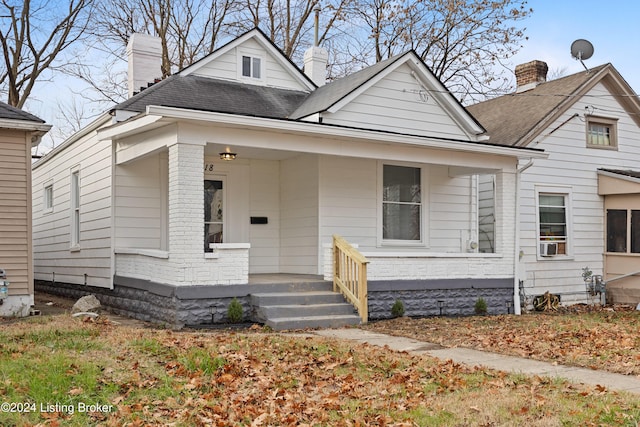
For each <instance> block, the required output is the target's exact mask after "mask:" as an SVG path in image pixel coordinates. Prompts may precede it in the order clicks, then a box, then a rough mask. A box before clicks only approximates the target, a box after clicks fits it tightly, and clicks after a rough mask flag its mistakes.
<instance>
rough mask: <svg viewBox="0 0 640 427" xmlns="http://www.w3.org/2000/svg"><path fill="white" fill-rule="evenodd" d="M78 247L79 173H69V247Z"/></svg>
mask: <svg viewBox="0 0 640 427" xmlns="http://www.w3.org/2000/svg"><path fill="white" fill-rule="evenodd" d="M79 245H80V171H77V170H75V171H73V172H72V173H71V247H78V246H79Z"/></svg>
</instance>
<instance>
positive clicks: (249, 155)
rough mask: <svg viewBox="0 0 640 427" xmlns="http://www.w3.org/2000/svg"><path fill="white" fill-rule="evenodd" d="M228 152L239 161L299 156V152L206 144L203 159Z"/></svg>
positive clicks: (283, 158) (282, 158)
mask: <svg viewBox="0 0 640 427" xmlns="http://www.w3.org/2000/svg"><path fill="white" fill-rule="evenodd" d="M224 151H230V152H232V153H236V154H237V155H238V158H239V159H263V160H285V159H288V158H291V157H295V156H297V155H299V154H300V153H299V152H295V151H288V150H274V149H268V150H267V149H265V148H255V147H239V146H235V145H223V144H214V143H207V145H206V146H205V148H204V155H205V157H218V156H219V154H220V153H222V152H224Z"/></svg>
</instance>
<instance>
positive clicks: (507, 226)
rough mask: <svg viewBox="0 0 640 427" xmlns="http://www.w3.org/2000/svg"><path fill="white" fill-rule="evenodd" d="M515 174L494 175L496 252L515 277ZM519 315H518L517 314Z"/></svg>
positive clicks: (516, 303)
mask: <svg viewBox="0 0 640 427" xmlns="http://www.w3.org/2000/svg"><path fill="white" fill-rule="evenodd" d="M516 180H517V172H516V171H515V170H514V171H505V170H502V171H500V172H498V173H496V196H495V204H496V206H495V215H496V252H497V253H500V254H502V256H503V258H504V260H505V262H509V263H512V264H511V265H512V266H513V267H512V269H511V271H513V273H514V275H516V271H517V263H518V257H517V256H516V254H515V253H516V248H518V246H519V245H518V242H517V241H516V240H517V239H518V233H517V227H518V226H519V224H517V220H518V218H516V215H517V212H518V194H517V191H518V189H517V185H516ZM515 283H517V277H516V278H515V279H514V309H515V310H517V311H518V312H519V309H520V301H519V296H518V298H517V299H516V292H515ZM517 314H519V313H517Z"/></svg>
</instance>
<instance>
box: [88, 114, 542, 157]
mask: <svg viewBox="0 0 640 427" xmlns="http://www.w3.org/2000/svg"><path fill="white" fill-rule="evenodd" d="M172 123H195V124H200V125H214V126H217V127H219V128H220V129H219V135H218V136H219V137H221V136H222V134H227V135H229V132H232V131H234V129H241V130H243V131H245V132H248V131H258V132H259V133H258V134H256V135H262V136H261V139H260V140H259V141H258V140H256V141H253V140H249V139H244V140H243V143H242V144H236V145H237V146H246V147H253V148H263V149H273V150H288V151H299V152H308V153H318V154H333V155H343V156H355V157H359V155H357V154H358V153H360V154H362V153H365V152H366V153H367V156H371V155H373V152H372V151H371V148H373V146H371V145H368V144H371V143H373V144H375V145H376V146H386V147H387V149H386V150H384V152H385V153H386V155H387V156H388V155H389V154H393V153H390V152H389V150H388V147H389V145H396V146H397V149H396V150H395V151H397V150H400V149H401V147H403V146H404V147H414V148H430V149H436V150H441V151H442V153H446V152H450V153H454V152H458V153H460V154H462V153H483V154H490V155H497V156H504V157H511V158H521V159H531V158H546V157H547V154H546V153H545V152H544V151H543V150H540V149H536V148H528V147H506V146H501V145H496V144H491V143H486V142H477V141H474V142H472V141H468V140H455V139H447V138H438V137H425V136H421V135H411V134H404V133H397V132H388V131H379V130H374V129H361V128H351V127H344V126H337V125H327V124H322V123H314V122H305V121H296V120H282V119H273V118H263V117H247V116H243V115H237V114H226V113H218V112H207V111H194V110H186V109H182V108H172V107H162V106H153V105H150V106H147V109H146V111H145V113H142V114H139V115H137V116H135V117H132V118H131V119H129V120H127V121H124V122H119V123H116V124H113V125H111V126H108V127H105V128H103V129H100V130H98V138H99V139H101V140H104V139H112V140H114V141H116V140H125V139H128V138H129V137H131V136H134V135H136V134H139V133H142V132H147V131H151V130H153V129H158V128H160V127H164V126H166V125H168V124H172ZM273 133H278V134H281V135H282V137H281V138H276V139H274V138H266V136H265V135H268V134H273ZM294 135H305V136H310V137H312V138H311V139H310V140H309V142H308V143H303V142H302V141H301V140H299V139H297V138H295V137H294V138H293V139H292V138H291V137H292V136H294ZM317 137H320V138H322V143H318V141H319V140H318V139H317ZM174 139H175V140H172V141H169V140H165V139H159V140H156V141H155V142H152V141H146V142H137V143H135V144H133V145H131V144H126V146H127V147H133V146H138V148H137V149H135V150H129V148H124V149H123V150H125V151H130V154H128V155H123V156H122V159H121V160H118V162H121V161H122V162H124V161H128V160H132V159H133V158H135V157H138V156H140V155H144V154H145V153H147V152H151V151H153V150H157V149H159V148H161V146H164V145H165V144H168V143H176V142H178V139H177V135H176V136H175V138H174ZM347 141H348V142H349V144H348V145H345V142H347ZM194 142H195V141H194ZM206 142H207V140H206V138H205V139H203V140H202V141H201V142H200V143H202V144H205V143H206ZM363 143H364V144H366V147H371V148H369V149H366V147H365V146H364V145H363ZM158 144H159V145H158ZM144 145H148V146H147V147H143V146H144ZM363 150H364V151H363ZM374 151H376V150H374ZM377 151H379V150H377ZM120 154H123V153H120ZM380 155H382V154H380ZM449 155H451V154H449ZM385 158H387V157H385ZM125 159H126V160H125ZM397 160H399V159H397Z"/></svg>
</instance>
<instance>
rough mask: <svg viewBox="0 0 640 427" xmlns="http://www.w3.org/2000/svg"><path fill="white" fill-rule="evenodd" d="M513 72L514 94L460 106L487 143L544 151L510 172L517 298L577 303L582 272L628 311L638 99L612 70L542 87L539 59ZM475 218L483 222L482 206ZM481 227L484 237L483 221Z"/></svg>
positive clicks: (638, 212)
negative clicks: (520, 292) (515, 205)
mask: <svg viewBox="0 0 640 427" xmlns="http://www.w3.org/2000/svg"><path fill="white" fill-rule="evenodd" d="M515 72H516V79H517V85H518V88H517V90H516V92H515V93H513V94H510V95H506V96H502V97H499V98H496V99H493V100H490V101H486V102H483V103H480V104H476V105H473V106H470V107H469V108H468V109H469V111H470V112H471V113H472V114H473V115H474V117H476V118H477V119H478V120H479V121H480V123H482V125H483V126H484V127H485V128H486V129H487V130H488V132H489V134H490V135H491V141H493V142H494V143H496V144H503V145H505V146H511V147H535V148H540V149H543V150H544V151H545V153H547V154H548V158H544V159H535V160H533V161H532V162H528V161H525V162H521V164H520V166H519V168H520V170H521V179H520V191H519V194H520V202H519V205H520V241H519V246H520V255H519V264H520V265H519V276H520V278H521V280H522V284H523V287H524V289H525V292H526V293H527V294H529V295H540V294H543V293H544V292H546V291H549V292H551V293H555V294H559V295H560V296H561V298H562V301H563V302H586V301H588V300H589V295H588V294H587V292H586V289H587V288H586V286H585V283H584V282H583V278H582V272H583V268H587V269H588V270H590V271H591V272H592V273H593V275H603V276H604V280H605V282H606V283H607V284H606V293H607V296H608V299H609V300H610V301H613V302H619V303H631V304H634V305H635V304H637V303H638V302H640V278H639V277H637V276H634V274H636V273H638V272H640V238H639V236H640V229H639V227H640V222H639V221H640V197H639V194H640V179H639V178H640V101H639V100H638V97H637V95H636V94H635V93H634V91H633V90H632V89H631V87H629V85H628V84H627V82H626V81H625V80H624V78H623V77H622V76H621V75H620V74H619V73H618V71H617V70H616V69H615V68H614V67H613V65H611V64H606V65H601V66H598V67H594V68H591V69H590V70H588V71H583V72H580V73H576V74H572V75H569V76H566V77H563V78H559V79H557V80H553V81H548V82H547V81H546V74H547V64H546V63H544V62H542V61H532V62H530V63H527V64H523V65H519V66H518V67H516V69H515ZM481 180H482V179H481ZM484 182H488V181H486V180H484ZM489 193H490V186H489V187H488V189H487V192H486V194H489ZM489 205H490V204H489ZM484 214H485V218H486V217H490V215H491V212H490V209H488V208H487V209H485V212H484ZM485 222H486V223H488V224H489V227H488V230H489V235H490V229H491V227H490V223H491V221H485ZM485 235H486V233H485ZM486 240H490V239H486ZM481 247H482V245H481Z"/></svg>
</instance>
